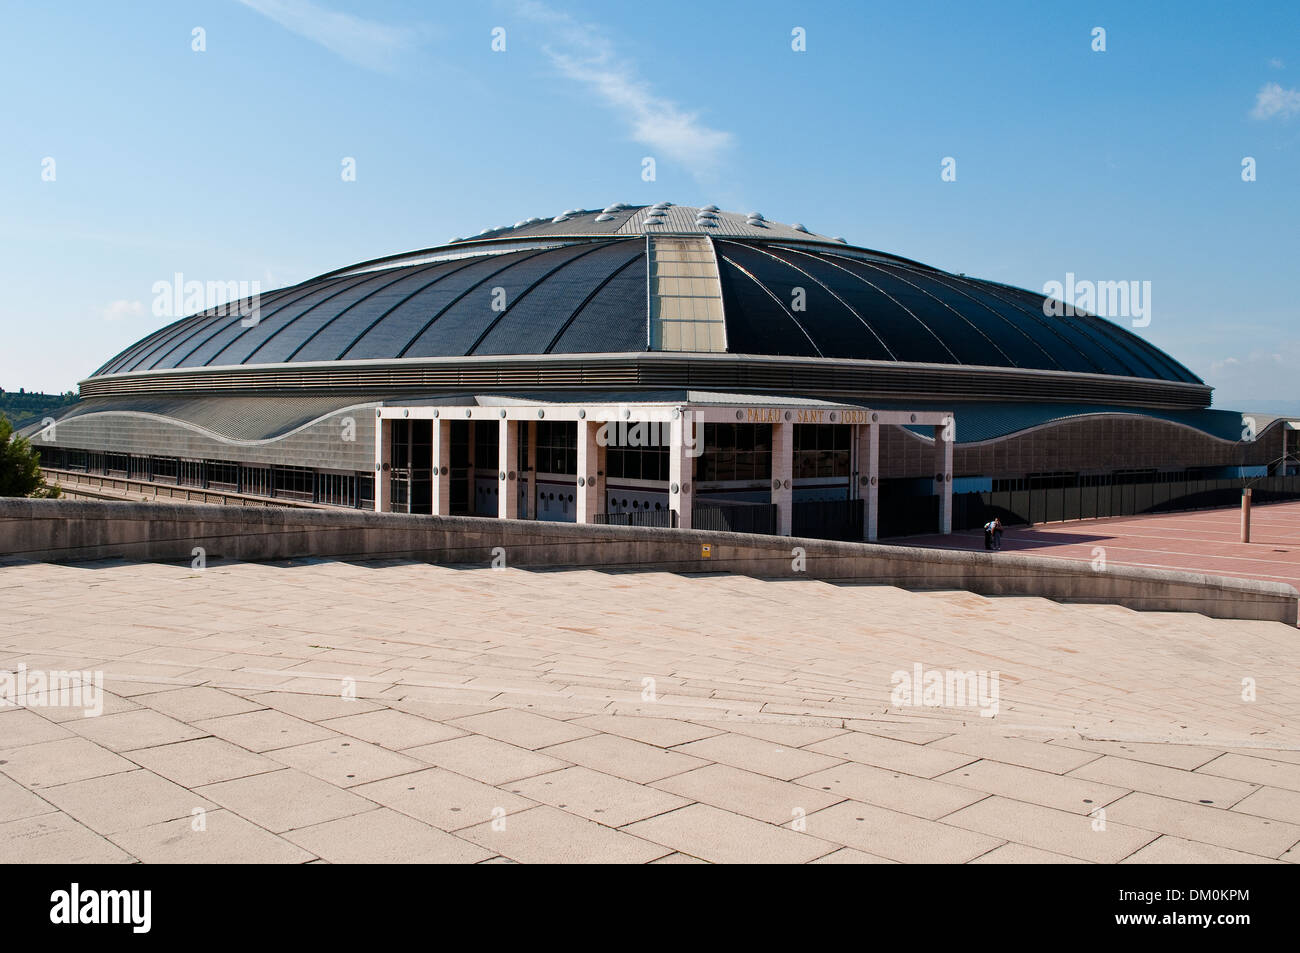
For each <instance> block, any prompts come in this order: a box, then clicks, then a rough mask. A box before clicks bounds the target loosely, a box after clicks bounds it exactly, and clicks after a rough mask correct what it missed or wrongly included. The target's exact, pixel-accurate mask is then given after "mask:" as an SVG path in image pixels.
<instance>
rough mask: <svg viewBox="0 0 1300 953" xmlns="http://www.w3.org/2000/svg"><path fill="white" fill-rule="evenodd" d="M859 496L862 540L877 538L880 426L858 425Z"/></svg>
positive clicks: (856, 441) (856, 443)
mask: <svg viewBox="0 0 1300 953" xmlns="http://www.w3.org/2000/svg"><path fill="white" fill-rule="evenodd" d="M855 429H856V431H857V439H856V440H855V441H854V443H855V445H856V447H857V457H858V459H857V495H858V496H859V497H860V498H861V499H862V501H863V502H862V538H863V539H865V540H868V541H871V540H874V539H876V538H877V536H878V533H877V526H876V523H877V513H878V511H879V509H880V506H879V504H880V425H879V424H858V425H857V427H856V428H855ZM864 481H865V482H864Z"/></svg>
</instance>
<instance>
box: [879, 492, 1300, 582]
mask: <svg viewBox="0 0 1300 953" xmlns="http://www.w3.org/2000/svg"><path fill="white" fill-rule="evenodd" d="M1250 538H1251V542H1249V543H1242V542H1241V509H1240V507H1232V508H1229V509H1221V510H1193V511H1190V512H1185V513H1162V514H1155V515H1150V516H1122V517H1112V518H1110V519H1102V520H1076V521H1074V522H1070V523H1040V524H1039V525H1037V526H1033V527H1026V526H1019V527H1017V526H1010V527H1007V529H1006V532H1005V533H1004V534H1003V536H1002V549H1003V551H1005V552H1021V553H1030V554H1033V555H1035V556H1057V557H1060V558H1064V559H1084V560H1092V559H1093V558H1094V556H1095V555H1096V554H1095V553H1094V552H1093V548H1094V547H1097V546H1100V547H1102V548H1104V549H1105V551H1106V561H1107V562H1108V563H1118V564H1121V565H1127V566H1151V567H1154V568H1158V569H1184V570H1190V571H1192V572H1205V573H1213V574H1215V575H1221V576H1242V577H1244V578H1246V579H1268V580H1272V581H1275V582H1285V583H1287V584H1289V585H1292V586H1295V587H1296V588H1297V589H1300V502H1295V503H1271V504H1268V505H1266V506H1255V507H1254V509H1253V510H1252V512H1251V534H1250ZM896 542H898V543H901V544H903V545H908V546H927V547H933V548H937V549H978V550H983V549H984V533H983V531H980V530H966V531H963V532H960V533H954V534H953V535H951V536H909V537H907V538H906V539H900V540H896ZM991 555H993V556H996V554H991Z"/></svg>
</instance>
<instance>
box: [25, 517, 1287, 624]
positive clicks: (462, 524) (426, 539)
mask: <svg viewBox="0 0 1300 953" xmlns="http://www.w3.org/2000/svg"><path fill="white" fill-rule="evenodd" d="M706 545H707V546H708V547H709V551H710V555H709V556H708V557H705V556H704V555H703V548H704V547H705V546H706ZM195 547H202V548H203V550H204V552H205V555H206V558H207V559H208V560H209V562H211V561H214V560H222V559H225V560H237V561H258V560H276V559H294V558H304V557H321V558H329V559H381V558H405V559H423V560H429V561H431V562H439V563H479V564H483V565H487V564H489V563H490V562H491V560H492V559H493V555H494V554H493V550H494V549H495V548H497V547H501V548H502V549H503V550H504V557H505V561H506V563H507V564H508V565H510V566H516V567H518V566H522V567H532V568H561V567H563V568H573V567H589V568H595V569H607V570H619V569H641V570H659V571H666V572H732V573H741V574H745V575H751V576H759V577H766V578H778V577H789V578H812V579H824V580H838V581H846V582H847V581H856V582H865V583H878V584H884V585H891V586H901V587H904V588H908V589H965V590H968V591H970V592H976V593H980V594H983V595H990V596H994V595H1000V596H1042V597H1044V598H1047V599H1055V600H1059V601H1063V602H1103V603H1115V604H1118V605H1122V606H1127V607H1129V608H1132V609H1142V610H1158V611H1169V610H1174V611H1186V612H1200V613H1203V614H1205V615H1208V616H1215V617H1218V618H1228V619H1263V620H1269V621H1277V622H1286V623H1288V624H1290V625H1295V624H1296V607H1297V599H1300V594H1297V592H1296V590H1295V589H1294V588H1292V587H1291V586H1288V585H1284V584H1282V583H1276V582H1258V581H1253V580H1246V579H1235V578H1230V577H1224V576H1207V575H1202V574H1199V573H1185V572H1174V571H1171V570H1164V569H1142V568H1137V567H1130V566H1116V565H1110V566H1108V568H1107V569H1106V570H1105V571H1100V572H1098V571H1094V570H1093V569H1092V567H1091V564H1089V563H1087V562H1083V561H1076V560H1065V559H1052V558H1044V557H1037V556H1022V555H1018V554H1009V553H985V552H958V551H951V550H937V549H921V548H914V547H905V546H882V545H875V544H870V543H840V542H831V541H827V540H816V539H791V538H786V537H776V536H751V535H744V534H739V533H713V532H708V531H703V530H669V529H651V528H642V527H628V526H596V525H582V526H579V525H575V524H571V523H541V522H533V521H528V520H495V519H482V518H475V517H467V516H446V517H433V516H406V515H400V514H389V513H368V512H356V511H322V510H302V509H279V508H260V507H242V506H192V505H186V504H173V503H152V502H150V503H126V502H123V503H117V502H91V501H74V500H27V499H0V557H2V556H8V557H17V558H21V559H30V560H36V561H45V562H62V561H78V560H92V559H129V560H139V561H160V562H164V561H165V562H173V561H185V562H189V561H190V560H191V558H192V552H193V550H194V548H195ZM795 547H801V548H802V549H803V550H804V554H805V555H804V562H805V568H804V571H802V572H796V571H795V569H794V566H793V563H794V557H793V550H794V549H795Z"/></svg>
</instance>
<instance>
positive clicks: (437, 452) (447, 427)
mask: <svg viewBox="0 0 1300 953" xmlns="http://www.w3.org/2000/svg"><path fill="white" fill-rule="evenodd" d="M431 454H432V458H433V462H432V468H433V483H432V485H431V486H430V487H429V490H430V493H431V494H432V496H433V515H434V516H450V515H451V421H450V420H442V419H441V418H434V421H433V447H432V448H431Z"/></svg>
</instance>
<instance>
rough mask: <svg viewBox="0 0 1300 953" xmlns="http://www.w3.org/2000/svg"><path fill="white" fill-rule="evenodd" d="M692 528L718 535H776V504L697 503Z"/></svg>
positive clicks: (692, 513) (692, 517)
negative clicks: (711, 531)
mask: <svg viewBox="0 0 1300 953" xmlns="http://www.w3.org/2000/svg"><path fill="white" fill-rule="evenodd" d="M691 526H693V527H694V528H695V529H707V530H713V531H714V532H716V533H763V534H765V535H768V536H773V535H775V534H776V504H775V503H696V504H695V506H694V508H693V509H692V511H691Z"/></svg>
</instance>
